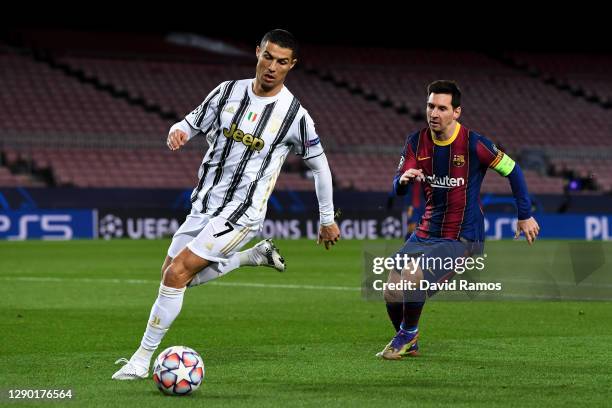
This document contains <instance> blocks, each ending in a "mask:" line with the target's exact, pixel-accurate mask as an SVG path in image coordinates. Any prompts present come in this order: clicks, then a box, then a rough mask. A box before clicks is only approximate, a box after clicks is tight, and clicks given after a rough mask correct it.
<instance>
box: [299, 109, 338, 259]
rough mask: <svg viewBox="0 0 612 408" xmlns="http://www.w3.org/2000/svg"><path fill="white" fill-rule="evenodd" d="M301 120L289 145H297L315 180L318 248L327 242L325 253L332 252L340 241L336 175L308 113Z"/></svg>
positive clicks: (305, 112)
mask: <svg viewBox="0 0 612 408" xmlns="http://www.w3.org/2000/svg"><path fill="white" fill-rule="evenodd" d="M298 117H299V120H297V121H296V122H297V124H296V125H297V127H296V128H295V131H294V132H291V136H290V140H289V142H290V143H291V144H292V145H293V150H294V152H295V153H296V154H297V155H298V156H302V159H304V163H305V164H306V166H308V168H310V170H311V171H312V174H313V176H314V182H315V190H316V194H317V200H318V201H319V220H320V224H321V226H320V228H319V237H318V239H317V244H320V243H321V242H323V244H324V245H325V249H329V248H330V247H331V246H332V245H335V243H336V242H338V240H339V239H340V229H339V228H338V225H337V224H336V222H335V220H334V201H333V195H334V191H333V183H332V174H331V170H330V168H329V163H328V162H327V157H326V156H325V152H324V151H323V146H322V145H321V140H320V139H319V136H318V135H317V132H316V130H315V126H314V121H313V120H312V118H311V117H310V115H309V114H308V112H307V111H305V110H304V113H303V115H301V116H298Z"/></svg>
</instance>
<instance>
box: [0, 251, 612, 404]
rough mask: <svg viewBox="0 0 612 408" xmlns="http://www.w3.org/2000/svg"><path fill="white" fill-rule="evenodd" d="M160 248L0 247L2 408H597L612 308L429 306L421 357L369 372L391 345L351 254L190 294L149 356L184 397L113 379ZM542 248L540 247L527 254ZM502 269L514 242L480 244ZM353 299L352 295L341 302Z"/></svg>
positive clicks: (152, 288) (296, 260)
mask: <svg viewBox="0 0 612 408" xmlns="http://www.w3.org/2000/svg"><path fill="white" fill-rule="evenodd" d="M168 243H169V241H168V240H160V241H123V240H120V241H72V242H40V241H38V242H37V241H32V242H1V243H0V285H1V286H0V333H1V334H0V338H1V340H0V366H1V367H2V368H1V370H0V390H1V391H2V396H0V405H4V404H6V405H7V406H8V405H10V406H28V405H43V404H44V406H48V407H55V406H64V405H65V406H72V407H76V406H91V407H94V406H95V407H157V406H159V407H168V406H201V407H213V406H223V407H226V406H313V407H322V406H341V407H346V406H396V405H400V406H419V407H434V406H445V405H446V406H454V407H461V406H466V407H467V406H470V407H471V406H483V407H484V406H486V407H488V406H517V407H525V406H533V407H540V406H554V407H560V406H568V407H570V406H571V407H575V406H609V404H610V401H612V387H611V384H612V370H611V362H612V346H611V345H612V323H611V322H612V320H611V316H612V313H611V311H612V308H611V306H612V303H610V302H584V301H583V302H578V301H574V302H570V301H566V302H546V301H491V302H481V301H478V302H476V301H474V302H469V301H463V302H461V301H452V302H451V301H438V302H436V301H433V302H431V303H429V304H428V305H427V306H426V308H425V310H424V313H423V317H422V319H421V333H422V334H421V335H422V337H421V340H420V346H421V350H422V355H421V356H420V357H418V358H412V359H407V360H402V361H381V360H378V359H377V358H376V357H375V356H374V354H375V353H376V352H378V351H380V350H381V349H382V347H383V346H384V345H385V344H386V343H387V342H388V341H389V339H390V338H391V337H392V336H393V334H394V333H393V330H392V329H391V326H390V323H389V322H388V319H387V316H386V311H385V307H384V304H382V303H380V302H375V301H365V300H363V299H362V297H361V293H360V290H359V287H360V283H361V280H362V262H363V261H362V259H363V256H362V251H363V243H362V242H357V241H342V242H341V243H340V244H339V245H337V246H336V247H334V248H333V250H332V251H329V252H326V251H325V250H323V249H322V248H321V247H318V246H316V245H315V244H314V243H312V242H309V241H305V240H303V241H282V240H279V241H277V244H278V245H279V247H280V248H281V250H282V252H283V255H284V256H285V258H286V259H287V263H288V271H287V272H285V273H283V274H280V273H278V272H276V271H274V270H272V269H268V268H243V269H240V270H237V271H234V272H233V273H232V274H230V275H229V276H227V277H224V278H222V279H220V280H218V283H215V284H210V285H205V286H201V287H198V288H195V289H192V290H189V291H188V292H187V294H186V296H185V301H184V304H183V309H182V313H181V314H180V316H179V318H178V319H177V320H176V322H175V323H174V325H173V326H172V328H171V330H170V331H169V332H168V334H167V335H166V337H165V338H164V340H163V342H162V345H161V348H160V350H161V349H162V348H166V347H168V346H171V345H186V346H189V347H192V348H194V349H196V350H197V351H199V352H200V353H201V354H202V356H203V358H204V362H205V364H206V377H205V380H204V384H203V385H202V387H201V388H200V390H198V391H197V392H196V393H195V394H194V395H191V396H188V397H184V398H177V397H165V396H163V395H162V394H161V393H159V392H158V391H157V389H156V388H155V386H154V384H153V381H152V380H151V379H147V380H143V381H137V382H116V381H112V380H111V379H110V377H111V375H112V374H113V372H114V371H115V370H116V369H117V367H116V366H114V365H113V363H114V361H115V360H116V359H117V358H119V357H129V356H130V355H131V353H132V352H133V351H134V350H135V348H136V347H137V346H138V343H139V341H140V337H141V335H142V333H143V330H144V328H145V324H146V320H147V318H148V315H149V311H150V308H151V305H152V303H153V301H154V299H155V297H156V294H157V289H158V279H159V274H160V272H159V268H160V266H161V262H162V260H163V257H164V254H165V251H166V249H167V245H168ZM553 244H554V242H544V241H542V242H538V243H537V245H538V247H536V248H532V250H534V251H539V250H545V249H546V248H547V246H550V245H553ZM490 245H491V248H494V249H495V250H497V251H498V252H499V253H506V254H508V260H507V262H508V264H509V265H511V264H512V262H513V259H512V257H513V255H512V254H513V253H514V252H513V251H514V248H517V245H523V246H524V247H525V248H526V247H527V246H526V245H524V244H519V243H513V242H496V243H491V244H490ZM351 288H354V289H351ZM15 388H17V389H24V388H30V389H33V388H39V389H66V388H71V389H72V390H73V392H74V395H73V400H72V401H69V402H68V401H66V402H58V401H55V402H44V403H42V402H40V401H38V402H37V401H34V402H27V401H21V402H19V403H16V402H11V401H9V400H8V399H7V390H8V389H15Z"/></svg>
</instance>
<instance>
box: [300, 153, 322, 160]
mask: <svg viewBox="0 0 612 408" xmlns="http://www.w3.org/2000/svg"><path fill="white" fill-rule="evenodd" d="M323 153H325V152H321V153H319V154H317V155H316V156H312V157H309V158H307V159H304V160H310V159H314V158H315V157H319V156H320V155H322V154H323Z"/></svg>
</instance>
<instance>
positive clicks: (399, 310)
mask: <svg viewBox="0 0 612 408" xmlns="http://www.w3.org/2000/svg"><path fill="white" fill-rule="evenodd" d="M387 314H388V315H389V319H391V323H392V324H393V327H394V328H395V331H396V332H398V331H399V329H400V325H401V324H402V319H403V318H404V304H403V303H387Z"/></svg>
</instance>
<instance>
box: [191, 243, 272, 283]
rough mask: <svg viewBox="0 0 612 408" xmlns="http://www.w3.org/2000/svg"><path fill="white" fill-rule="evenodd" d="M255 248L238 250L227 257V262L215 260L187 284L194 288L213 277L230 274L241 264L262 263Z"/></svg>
mask: <svg viewBox="0 0 612 408" xmlns="http://www.w3.org/2000/svg"><path fill="white" fill-rule="evenodd" d="M252 249H253V248H249V249H247V250H245V251H241V252H236V253H235V254H234V255H232V256H230V257H229V258H228V259H227V262H225V263H221V262H215V263H212V264H210V265H209V266H207V267H206V268H204V269H202V270H201V271H200V272H198V273H197V274H196V276H194V277H193V279H192V280H191V282H189V283H188V284H187V287H189V288H193V287H194V286H198V285H201V284H203V283H206V282H208V281H211V280H213V279H217V278H219V277H221V276H223V275H226V274H228V273H229V272H231V271H233V270H234V269H238V268H239V267H241V266H257V265H260V262H261V261H260V260H259V254H258V253H257V251H253V250H252Z"/></svg>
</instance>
